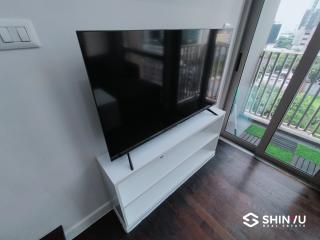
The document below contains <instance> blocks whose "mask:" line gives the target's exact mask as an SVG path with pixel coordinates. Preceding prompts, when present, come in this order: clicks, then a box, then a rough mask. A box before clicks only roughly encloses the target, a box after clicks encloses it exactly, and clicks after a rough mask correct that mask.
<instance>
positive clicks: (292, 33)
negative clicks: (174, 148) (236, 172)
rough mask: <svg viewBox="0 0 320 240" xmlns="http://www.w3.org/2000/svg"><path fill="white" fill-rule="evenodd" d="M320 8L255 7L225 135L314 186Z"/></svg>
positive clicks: (289, 1) (291, 3)
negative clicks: (311, 182) (312, 183)
mask: <svg viewBox="0 0 320 240" xmlns="http://www.w3.org/2000/svg"><path fill="white" fill-rule="evenodd" d="M318 2H319V1H318V0H315V1H312V0H310V1H295V0H281V1H280V0H275V1H254V2H253V5H252V8H251V13H250V14H249V16H250V17H249V20H248V24H247V28H246V29H245V32H244V33H245V34H244V36H245V37H244V41H243V43H242V45H241V47H240V52H239V61H238V66H236V67H235V73H234V76H233V81H232V82H233V85H232V86H231V88H230V91H229V95H228V100H227V101H226V106H225V108H226V110H227V114H228V119H227V121H226V122H225V131H224V133H223V135H224V136H225V137H227V138H230V139H232V140H233V141H235V142H237V143H238V144H241V145H242V146H244V147H247V148H249V149H250V150H252V151H254V152H255V153H256V154H257V155H259V156H263V157H265V158H267V159H268V160H270V161H272V162H275V163H277V164H278V165H281V166H283V167H285V168H286V169H289V170H292V171H293V172H295V173H297V174H300V175H302V176H304V177H306V178H309V180H310V179H314V177H315V176H317V173H318V171H319V170H320V148H319V146H320V57H317V55H319V54H318V53H319V48H320V27H319V19H320V6H318V5H320V4H318ZM288 12H290V14H288ZM267 29H268V31H267ZM319 176H320V174H319Z"/></svg>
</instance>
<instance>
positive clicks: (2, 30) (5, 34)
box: [0, 27, 13, 43]
mask: <svg viewBox="0 0 320 240" xmlns="http://www.w3.org/2000/svg"><path fill="white" fill-rule="evenodd" d="M0 36H1V39H2V41H3V42H4V43H10V42H13V39H12V37H11V35H10V33H9V31H8V28H6V27H0Z"/></svg>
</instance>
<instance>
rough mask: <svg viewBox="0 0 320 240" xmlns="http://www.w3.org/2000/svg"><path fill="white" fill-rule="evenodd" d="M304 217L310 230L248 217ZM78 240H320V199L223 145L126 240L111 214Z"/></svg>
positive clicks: (282, 175)
mask: <svg viewBox="0 0 320 240" xmlns="http://www.w3.org/2000/svg"><path fill="white" fill-rule="evenodd" d="M249 212H253V213H255V214H256V215H258V216H259V217H260V218H261V217H262V215H265V214H268V215H273V214H276V215H282V214H285V215H295V214H300V215H303V214H305V215H306V217H307V222H306V224H305V227H304V228H303V227H297V228H295V227H293V228H291V227H285V228H283V227H282V226H278V227H277V228H276V227H273V228H271V226H270V227H268V228H266V227H263V226H262V224H258V225H257V226H255V227H253V228H248V227H247V226H245V225H244V224H243V223H242V222H243V219H242V217H243V215H244V214H247V213H249ZM76 239H77V240H84V239H86V240H91V239H93V240H99V239H104V240H105V239H108V240H110V239H117V240H124V239H134V240H144V239H149V240H168V239H179V240H180V239H181V240H198V239H199V240H200V239H201V240H206V239H210V240H212V239H320V193H319V192H317V191H315V190H312V189H310V188H308V187H307V186H305V185H304V184H302V183H300V182H298V181H296V180H295V179H294V178H293V177H291V176H289V175H286V174H284V173H282V172H280V171H278V170H276V169H274V168H272V167H270V166H268V165H266V164H264V163H262V162H259V161H258V160H255V159H254V158H252V157H251V156H249V155H247V154H246V153H243V152H241V151H239V150H237V149H236V148H234V147H232V146H230V145H228V144H226V143H223V142H220V143H219V146H218V148H217V155H216V157H215V158H214V159H212V160H211V161H209V163H208V164H206V165H205V166H204V167H203V168H202V169H200V171H199V172H197V173H196V174H195V175H194V176H193V177H192V178H191V179H190V180H189V181H187V182H186V183H185V184H184V185H183V186H182V187H180V188H179V189H178V190H177V191H176V192H175V193H174V194H173V195H172V196H170V197H169V198H168V199H167V200H166V201H165V202H164V203H162V204H161V205H160V206H159V207H158V208H157V209H156V210H155V211H154V212H153V213H152V214H151V215H150V216H149V217H147V218H146V219H145V220H144V221H143V222H142V223H141V224H140V225H139V226H138V227H137V228H136V229H135V230H133V231H132V232H131V233H130V234H126V233H125V232H124V231H123V230H122V228H121V225H120V223H119V221H118V219H117V218H116V215H115V214H114V212H110V213H109V214H107V215H106V216H104V217H103V218H102V219H100V220H99V221H98V222H96V223H95V224H94V225H93V226H91V227H90V228H89V229H87V230H86V231H85V232H83V233H82V234H81V235H80V236H78V237H77V238H76Z"/></svg>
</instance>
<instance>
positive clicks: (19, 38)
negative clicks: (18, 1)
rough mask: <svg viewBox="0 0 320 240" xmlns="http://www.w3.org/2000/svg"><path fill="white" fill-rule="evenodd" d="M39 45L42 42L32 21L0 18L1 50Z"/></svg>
mask: <svg viewBox="0 0 320 240" xmlns="http://www.w3.org/2000/svg"><path fill="white" fill-rule="evenodd" d="M37 47H40V42H39V39H38V36H37V34H36V31H35V29H34V27H33V24H32V22H31V21H29V20H25V19H0V50H9V49H19V48H37Z"/></svg>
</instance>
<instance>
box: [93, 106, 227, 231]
mask: <svg viewBox="0 0 320 240" xmlns="http://www.w3.org/2000/svg"><path fill="white" fill-rule="evenodd" d="M210 109H211V110H213V111H214V112H215V113H217V115H214V114H212V113H211V112H209V111H207V110H204V111H202V112H200V113H199V114H197V115H195V116H193V117H191V118H190V119H188V120H186V121H184V122H182V123H180V124H178V125H177V126H175V127H173V128H172V129H170V130H168V131H166V132H164V133H162V134H161V135H159V136H157V137H156V138H154V139H152V140H150V141H148V142H146V143H145V144H143V145H141V146H139V147H137V148H136V149H134V150H132V151H131V152H130V156H131V160H132V163H133V165H134V170H133V171H131V170H130V166H129V163H128V157H127V156H122V157H120V158H118V159H116V160H114V161H111V160H110V157H109V156H108V154H105V155H103V156H100V157H99V158H98V162H99V164H100V166H101V169H102V173H103V176H104V179H105V182H106V185H107V188H108V191H109V192H110V194H111V195H112V197H113V206H114V210H115V212H116V213H117V215H118V217H119V219H120V221H121V223H122V225H123V227H124V229H125V231H126V232H130V231H131V230H132V229H133V228H134V227H135V226H136V225H137V224H139V223H140V222H141V221H142V220H143V219H144V218H145V217H146V216H148V215H149V214H150V213H151V212H152V211H153V210H154V209H155V208H156V207H157V206H158V205H159V204H160V203H162V202H163V201H164V200H165V199H166V198H167V197H168V196H169V195H170V194H171V193H172V192H174V191H175V190H176V189H177V188H178V187H179V186H180V185H181V184H183V183H184V182H185V181H186V180H187V179H188V178H190V177H191V176H192V175H193V174H194V173H195V172H196V171H197V170H198V169H199V168H201V167H202V166H203V165H204V164H205V163H206V162H207V161H209V160H210V159H211V158H212V157H213V156H214V155H215V149H216V146H217V142H218V138H219V135H220V131H221V127H222V122H223V118H224V115H225V112H224V111H222V110H220V109H217V108H215V107H211V108H210Z"/></svg>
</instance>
